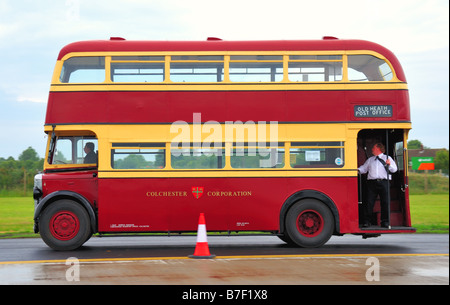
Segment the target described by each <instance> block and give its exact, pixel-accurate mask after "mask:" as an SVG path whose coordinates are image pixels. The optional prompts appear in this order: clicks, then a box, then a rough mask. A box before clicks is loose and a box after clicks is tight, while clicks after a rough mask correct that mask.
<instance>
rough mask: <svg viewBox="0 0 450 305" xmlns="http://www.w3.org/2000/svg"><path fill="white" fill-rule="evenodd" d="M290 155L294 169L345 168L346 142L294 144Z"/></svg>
mask: <svg viewBox="0 0 450 305" xmlns="http://www.w3.org/2000/svg"><path fill="white" fill-rule="evenodd" d="M289 154H290V163H291V167H293V168H303V167H311V168H320V167H343V166H344V142H292V143H291V148H290V150H289Z"/></svg>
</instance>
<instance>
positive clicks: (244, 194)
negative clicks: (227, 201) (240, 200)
mask: <svg viewBox="0 0 450 305" xmlns="http://www.w3.org/2000/svg"><path fill="white" fill-rule="evenodd" d="M206 195H207V196H209V197H248V196H251V195H252V191H234V192H233V191H209V192H207V193H206Z"/></svg>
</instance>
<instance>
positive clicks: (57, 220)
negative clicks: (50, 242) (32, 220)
mask: <svg viewBox="0 0 450 305" xmlns="http://www.w3.org/2000/svg"><path fill="white" fill-rule="evenodd" d="M79 229H80V224H79V221H78V217H77V216H76V215H75V214H74V213H72V212H70V211H61V212H58V213H56V214H55V215H53V217H52V219H51V220H50V232H51V233H52V235H53V236H54V237H55V238H57V239H59V240H70V239H72V238H73V237H75V235H77V233H78V231H79Z"/></svg>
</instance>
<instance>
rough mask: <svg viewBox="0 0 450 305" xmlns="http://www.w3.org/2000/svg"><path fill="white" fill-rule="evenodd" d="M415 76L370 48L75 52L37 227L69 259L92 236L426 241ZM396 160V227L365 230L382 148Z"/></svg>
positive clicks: (51, 114) (62, 80) (354, 43)
mask: <svg viewBox="0 0 450 305" xmlns="http://www.w3.org/2000/svg"><path fill="white" fill-rule="evenodd" d="M410 129H411V122H410V108H409V96H408V88H407V83H406V78H405V75H404V72H403V70H402V67H401V65H400V63H399V61H398V60H397V58H396V57H395V56H394V54H393V53H392V52H390V51H389V50H387V49H386V48H384V47H382V46H380V45H378V44H375V43H372V42H367V41H361V40H341V39H337V38H334V37H324V38H323V39H322V40H305V41H224V40H221V39H218V38H208V39H207V40H206V41H128V40H125V39H123V38H119V37H113V38H111V39H110V40H103V41H82V42H76V43H72V44H69V45H67V46H65V47H64V48H63V49H62V50H61V51H60V53H59V56H58V59H57V62H56V67H55V69H54V74H53V78H52V82H51V87H50V93H49V99H48V105H47V114H46V118H45V126H44V131H45V133H46V134H48V144H47V152H46V156H45V165H44V170H43V172H42V173H40V174H38V175H37V176H36V177H35V188H34V195H33V196H34V199H35V214H34V222H35V225H34V230H35V232H36V233H38V232H39V233H40V235H41V237H42V239H43V240H44V241H45V243H47V244H48V245H49V246H50V247H51V248H54V249H57V250H71V249H76V248H78V247H80V246H81V245H83V243H84V242H86V241H87V240H88V239H89V238H90V237H91V236H92V234H94V233H100V234H107V233H130V232H133V233H136V232H137V233H140V232H166V233H168V234H171V233H181V232H193V231H194V232H195V231H196V230H197V225H198V224H197V221H198V216H199V214H200V213H204V215H205V217H206V221H207V227H208V231H218V232H243V231H258V232H270V233H273V234H276V235H277V236H279V237H280V238H281V239H282V240H284V241H285V242H287V243H290V244H293V245H298V246H301V247H319V246H321V245H323V244H324V243H326V242H327V241H328V240H329V238H330V237H331V236H332V235H343V234H348V233H350V234H358V235H361V236H363V237H371V236H378V235H380V234H382V233H407V232H409V233H410V232H414V231H415V230H414V228H412V227H411V218H410V208H409V196H408V177H407V174H408V173H407V163H406V162H407V157H406V142H407V136H408V131H409V130H410ZM375 142H382V143H384V144H385V145H386V147H387V153H388V154H389V155H390V156H392V157H393V158H394V159H395V161H396V162H397V164H398V168H399V170H398V171H397V172H396V173H395V174H393V175H392V176H393V178H392V181H391V183H390V188H391V192H390V225H391V227H389V228H384V227H381V226H379V224H380V223H379V222H380V215H379V214H380V207H379V203H376V205H375V209H374V215H373V221H372V223H373V224H374V225H373V226H371V227H367V228H365V227H364V228H363V227H362V226H361V221H362V219H361V213H362V208H363V205H364V200H363V199H364V193H365V192H364V189H365V188H364V186H365V177H364V176H362V177H361V176H360V175H359V174H358V170H357V168H358V166H360V165H361V164H362V163H363V162H364V161H365V160H366V159H367V158H368V157H369V156H370V147H371V145H373V144H374V143H375Z"/></svg>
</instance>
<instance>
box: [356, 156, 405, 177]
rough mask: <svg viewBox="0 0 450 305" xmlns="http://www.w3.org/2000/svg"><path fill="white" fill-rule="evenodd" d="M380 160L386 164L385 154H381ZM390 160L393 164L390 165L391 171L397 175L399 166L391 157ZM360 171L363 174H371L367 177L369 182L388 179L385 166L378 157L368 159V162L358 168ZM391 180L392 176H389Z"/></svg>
mask: <svg viewBox="0 0 450 305" xmlns="http://www.w3.org/2000/svg"><path fill="white" fill-rule="evenodd" d="M378 158H380V159H382V160H384V161H385V162H386V158H387V156H386V155H385V154H379V155H378ZM389 160H390V161H391V164H390V165H389V171H390V172H391V173H395V172H396V171H397V165H396V164H395V162H394V160H392V158H391V157H389ZM358 170H359V172H360V173H361V174H366V173H369V174H368V175H367V179H368V180H375V179H386V177H387V173H386V170H385V169H384V166H383V164H382V163H381V162H380V161H379V160H377V156H372V157H370V158H369V159H367V160H366V162H365V163H364V164H363V165H361V166H360V167H359V168H358ZM391 179H392V177H391V175H389V180H391Z"/></svg>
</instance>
